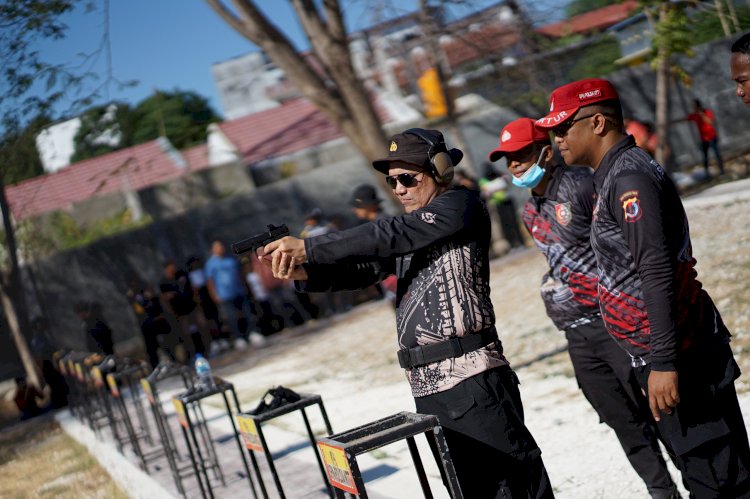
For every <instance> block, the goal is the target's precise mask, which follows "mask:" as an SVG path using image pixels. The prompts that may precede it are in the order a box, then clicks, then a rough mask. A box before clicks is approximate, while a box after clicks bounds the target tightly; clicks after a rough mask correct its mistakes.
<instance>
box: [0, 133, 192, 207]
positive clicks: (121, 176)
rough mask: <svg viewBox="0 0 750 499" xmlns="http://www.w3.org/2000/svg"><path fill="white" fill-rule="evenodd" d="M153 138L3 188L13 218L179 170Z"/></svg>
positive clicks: (147, 183)
mask: <svg viewBox="0 0 750 499" xmlns="http://www.w3.org/2000/svg"><path fill="white" fill-rule="evenodd" d="M183 171H184V170H183V169H181V168H180V167H179V166H178V165H176V164H175V163H174V162H173V161H172V160H171V159H170V158H169V155H168V154H167V153H166V152H164V150H163V149H162V147H161V146H160V145H159V144H158V142H157V141H156V140H153V141H151V142H146V143H145V144H140V145H137V146H133V147H129V148H127V149H122V150H120V151H116V152H113V153H110V154H107V155H105V156H99V157H98V158H92V159H87V160H84V161H80V162H78V163H75V164H72V165H70V166H68V167H66V168H63V169H62V170H60V171H57V172H55V173H50V174H47V175H42V176H39V177H35V178H32V179H29V180H25V181H23V182H20V183H18V184H15V185H9V186H7V187H6V188H5V194H6V196H7V198H8V203H9V205H10V210H11V212H12V213H13V216H14V217H15V218H16V220H22V219H24V218H28V217H32V216H35V215H40V214H42V213H46V212H49V211H53V210H58V209H68V208H70V207H71V206H72V205H73V203H76V202H80V201H83V200H85V199H89V198H92V197H94V196H100V195H103V194H108V193H112V192H117V191H122V190H126V189H128V188H130V189H135V190H137V189H142V188H144V187H147V186H150V185H153V184H157V183H161V182H164V181H166V180H169V179H171V178H175V177H177V176H179V175H180V174H182V173H183Z"/></svg>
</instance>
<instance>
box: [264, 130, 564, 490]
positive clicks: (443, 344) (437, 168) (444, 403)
mask: <svg viewBox="0 0 750 499" xmlns="http://www.w3.org/2000/svg"><path fill="white" fill-rule="evenodd" d="M462 157H463V153H462V152H461V151H459V150H458V149H448V148H447V146H446V144H445V141H444V139H443V135H442V133H440V132H438V131H437V130H423V129H421V128H415V129H409V130H406V131H405V132H403V133H399V134H396V135H394V136H393V137H392V138H391V141H390V147H389V154H388V157H386V158H383V159H381V160H377V161H375V162H373V166H374V167H375V169H376V170H378V171H379V172H381V173H383V174H385V175H387V177H386V180H387V182H388V184H389V185H390V186H391V188H392V189H393V193H394V194H395V196H396V197H397V198H398V199H399V201H401V204H402V205H403V207H404V211H405V212H406V213H405V214H403V215H400V216H397V217H392V218H384V219H377V220H373V221H371V222H368V223H364V224H362V225H360V226H358V227H355V228H352V229H349V230H344V231H340V232H334V233H330V234H326V235H322V236H317V237H311V238H308V239H305V240H300V239H296V238H291V237H285V238H283V239H280V240H279V241H275V242H273V243H271V244H269V245H267V246H266V247H265V248H264V249H263V250H262V251H261V256H262V257H265V258H264V259H263V261H264V262H266V264H270V265H271V267H272V269H273V272H274V275H275V276H276V277H281V278H286V279H289V278H293V279H296V281H297V282H295V285H296V286H297V287H299V288H301V289H304V290H306V291H326V290H340V289H361V288H363V287H365V286H369V285H372V284H374V283H375V282H378V280H382V279H383V278H384V277H385V276H386V275H388V274H389V273H393V274H395V275H396V277H397V286H396V289H397V293H396V294H397V296H396V329H397V335H398V343H399V347H400V350H399V351H398V359H399V364H400V365H401V367H403V368H404V369H405V370H406V377H407V379H408V380H409V383H410V384H411V390H412V395H413V396H414V401H415V404H416V408H417V411H418V412H420V413H422V414H434V415H436V416H437V417H438V418H439V420H440V424H441V426H442V427H443V429H444V434H445V439H446V441H447V443H448V447H449V449H450V454H451V458H452V460H453V463H454V466H455V470H456V475H457V477H458V481H459V483H460V485H461V489H462V491H463V497H466V498H467V499H469V498H471V499H475V498H476V499H483V498H487V499H495V498H499V497H509V498H511V497H512V498H514V499H523V498H534V499H541V498H549V497H553V492H552V487H551V485H550V483H549V479H548V477H547V472H546V470H545V468H544V464H543V462H542V458H541V450H539V447H538V446H537V444H536V442H535V441H534V438H533V437H532V436H531V433H529V430H528V429H527V428H526V426H525V424H524V415H523V405H522V403H521V397H520V393H519V391H518V378H517V377H516V375H515V373H514V372H513V370H512V369H511V368H510V366H509V364H508V361H507V360H506V359H505V356H504V355H503V348H502V343H501V342H500V340H499V339H498V335H497V331H496V329H495V313H494V309H493V307H492V301H491V300H490V287H489V248H490V239H491V230H490V218H489V214H488V213H487V208H486V207H485V205H484V203H483V202H482V200H481V199H480V198H479V195H478V193H477V192H475V191H471V190H468V189H465V188H461V187H456V188H450V187H449V186H450V182H451V179H452V177H453V167H454V165H456V164H458V162H459V161H460V160H461V158H462ZM268 258H271V260H270V261H269V260H268Z"/></svg>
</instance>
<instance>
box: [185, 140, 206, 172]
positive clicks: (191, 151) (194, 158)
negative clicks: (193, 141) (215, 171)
mask: <svg viewBox="0 0 750 499" xmlns="http://www.w3.org/2000/svg"><path fill="white" fill-rule="evenodd" d="M180 154H182V157H183V159H184V160H185V162H186V163H187V165H188V170H190V171H195V170H203V169H204V168H208V167H209V166H211V165H209V164H208V146H207V145H206V144H200V145H197V146H193V147H189V148H188V149H183V150H182V151H180Z"/></svg>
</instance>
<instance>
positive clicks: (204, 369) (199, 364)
mask: <svg viewBox="0 0 750 499" xmlns="http://www.w3.org/2000/svg"><path fill="white" fill-rule="evenodd" d="M195 374H196V376H197V377H198V386H199V387H200V388H207V389H211V388H214V387H215V386H216V385H214V377H213V375H212V374H211V365H210V364H209V363H208V360H206V358H205V357H204V356H203V355H201V354H199V353H196V354H195Z"/></svg>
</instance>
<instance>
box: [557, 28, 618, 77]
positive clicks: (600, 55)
mask: <svg viewBox="0 0 750 499" xmlns="http://www.w3.org/2000/svg"><path fill="white" fill-rule="evenodd" d="M619 57H620V44H619V42H618V41H617V39H616V38H614V37H612V36H607V37H604V38H602V39H601V40H600V41H598V42H596V43H593V44H591V45H589V46H588V47H586V48H585V49H584V50H583V51H582V52H581V54H580V57H578V61H577V62H576V64H575V65H574V66H573V67H572V68H571V70H570V72H569V73H568V78H569V79H570V80H582V79H584V78H599V77H602V76H605V75H607V74H609V73H611V72H613V71H615V70H616V69H618V67H617V65H616V64H615V60H617V59H618V58H619Z"/></svg>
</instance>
